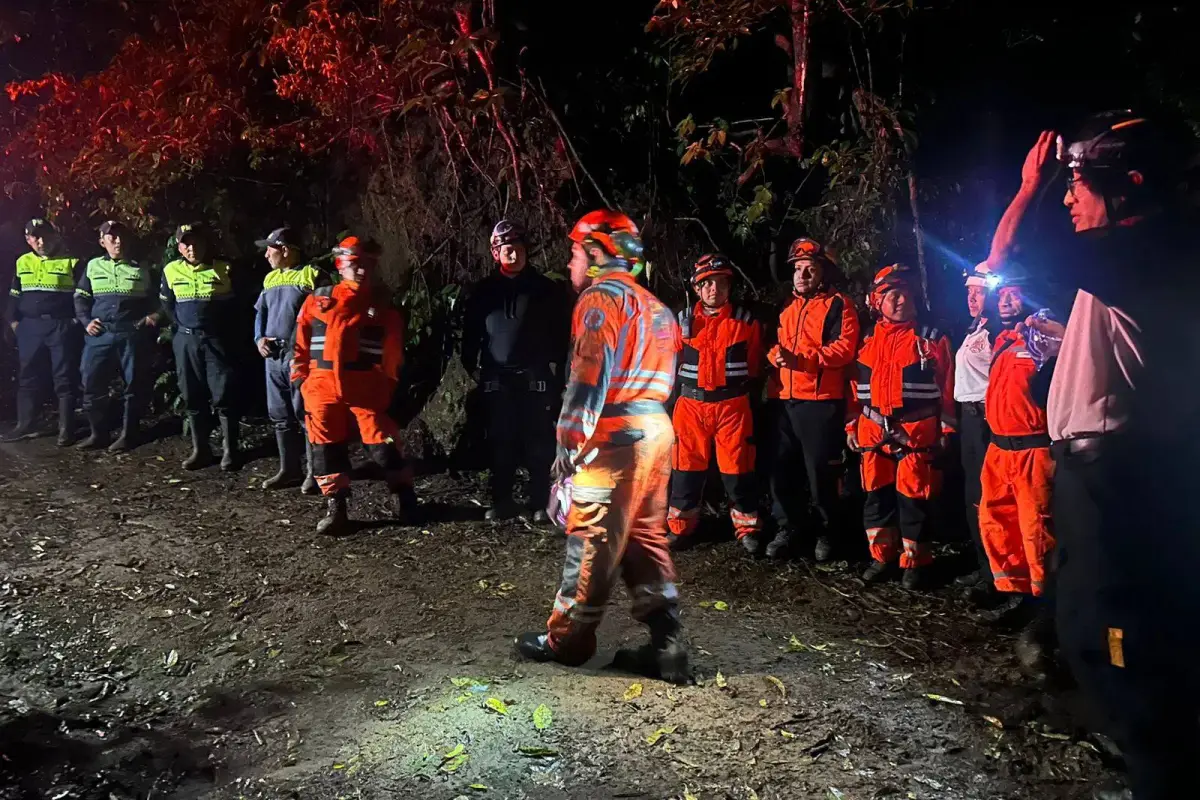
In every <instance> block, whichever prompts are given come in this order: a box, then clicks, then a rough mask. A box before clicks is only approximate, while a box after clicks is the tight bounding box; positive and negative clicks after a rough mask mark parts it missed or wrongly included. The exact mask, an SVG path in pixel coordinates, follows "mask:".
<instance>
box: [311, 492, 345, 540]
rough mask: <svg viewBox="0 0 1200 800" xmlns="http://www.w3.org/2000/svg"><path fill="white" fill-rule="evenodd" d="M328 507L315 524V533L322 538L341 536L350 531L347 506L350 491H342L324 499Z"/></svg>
mask: <svg viewBox="0 0 1200 800" xmlns="http://www.w3.org/2000/svg"><path fill="white" fill-rule="evenodd" d="M326 500H327V501H328V505H327V507H326V511H325V516H324V517H322V518H321V520H320V521H319V522H317V533H318V534H321V535H324V536H341V535H342V534H344V533H346V532H347V531H348V530H349V529H350V517H349V515H348V511H347V505H348V504H349V501H350V491H349V490H348V489H343V490H342V491H340V492H337V493H335V494H331V495H329V497H327V498H326Z"/></svg>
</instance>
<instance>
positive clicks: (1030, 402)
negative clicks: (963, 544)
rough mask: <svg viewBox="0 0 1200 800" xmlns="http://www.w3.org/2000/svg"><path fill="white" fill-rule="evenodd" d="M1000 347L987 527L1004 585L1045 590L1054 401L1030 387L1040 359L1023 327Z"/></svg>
mask: <svg viewBox="0 0 1200 800" xmlns="http://www.w3.org/2000/svg"><path fill="white" fill-rule="evenodd" d="M992 353H993V355H992V369H991V377H990V379H989V382H988V390H987V398H986V400H985V402H986V405H985V407H984V413H985V415H986V416H987V421H988V425H989V426H990V427H991V429H992V440H991V444H989V445H988V449H987V453H986V455H985V456H984V459H983V473H982V474H981V476H980V482H981V483H982V485H983V500H982V501H981V502H980V504H979V530H980V534H981V535H982V537H983V546H984V549H985V550H986V551H987V555H988V561H989V562H991V566H992V579H993V580H994V581H995V584H996V588H997V589H999V590H1000V591H1002V592H1019V593H1021V594H1032V595H1034V596H1040V595H1041V594H1042V588H1043V582H1044V581H1045V577H1046V559H1047V558H1048V557H1049V554H1050V553H1051V551H1053V549H1054V532H1053V528H1052V526H1051V521H1050V515H1051V500H1052V496H1053V483H1054V460H1053V459H1052V458H1051V457H1050V436H1049V434H1048V433H1047V429H1046V409H1045V408H1043V407H1042V406H1040V405H1038V404H1037V403H1036V402H1035V401H1034V399H1033V395H1032V393H1031V391H1030V385H1031V383H1032V382H1033V379H1034V377H1035V376H1036V375H1037V373H1038V368H1037V362H1035V361H1034V360H1033V356H1032V355H1030V353H1029V350H1027V349H1026V346H1025V339H1024V338H1023V337H1022V336H1021V335H1020V334H1019V333H1017V332H1016V331H1015V330H1006V331H1004V332H1003V333H1001V334H1000V335H999V336H998V337H996V343H995V344H994V345H993V349H992Z"/></svg>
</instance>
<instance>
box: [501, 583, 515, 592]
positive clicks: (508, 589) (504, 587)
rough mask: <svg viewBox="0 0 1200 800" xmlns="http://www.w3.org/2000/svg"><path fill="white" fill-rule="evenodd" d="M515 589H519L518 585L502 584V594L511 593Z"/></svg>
mask: <svg viewBox="0 0 1200 800" xmlns="http://www.w3.org/2000/svg"><path fill="white" fill-rule="evenodd" d="M515 588H517V587H516V585H515V584H512V583H502V584H500V591H502V592H511V591H512V590H513V589H515Z"/></svg>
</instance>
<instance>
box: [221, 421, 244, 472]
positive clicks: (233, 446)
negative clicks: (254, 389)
mask: <svg viewBox="0 0 1200 800" xmlns="http://www.w3.org/2000/svg"><path fill="white" fill-rule="evenodd" d="M238 433H240V430H239V428H238V420H237V417H233V416H229V415H227V414H222V415H221V471H222V472H233V471H235V470H238V469H241V467H242V465H241V461H240V456H241V453H239V452H238Z"/></svg>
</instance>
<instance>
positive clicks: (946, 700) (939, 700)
mask: <svg viewBox="0 0 1200 800" xmlns="http://www.w3.org/2000/svg"><path fill="white" fill-rule="evenodd" d="M925 696H926V697H928V698H929V699H930V700H933V701H934V702H936V703H949V704H950V705H952V706H961V705H964V703H963V701H962V700H955V699H954V698H953V697H946V696H945V695H941V694H926V695H925Z"/></svg>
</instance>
